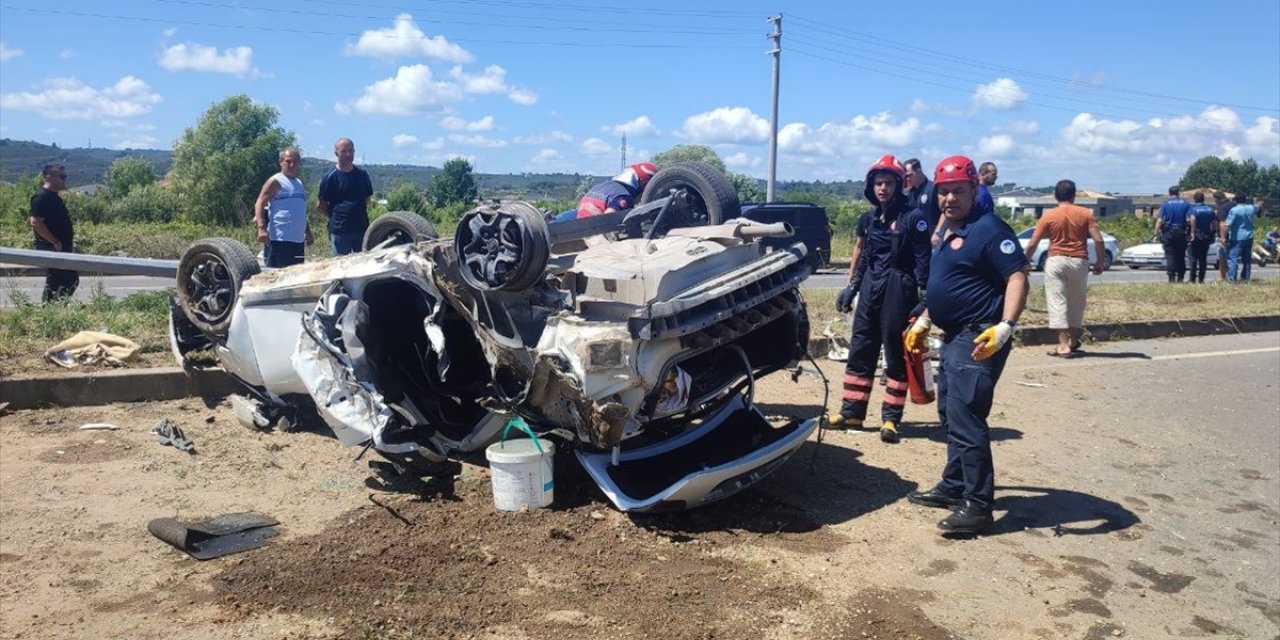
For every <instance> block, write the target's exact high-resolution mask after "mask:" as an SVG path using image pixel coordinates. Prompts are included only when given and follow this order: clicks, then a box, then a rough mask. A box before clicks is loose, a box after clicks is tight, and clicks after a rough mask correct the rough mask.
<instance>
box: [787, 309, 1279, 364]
mask: <svg viewBox="0 0 1280 640" xmlns="http://www.w3.org/2000/svg"><path fill="white" fill-rule="evenodd" d="M1264 331H1280V315H1269V316H1245V317H1241V318H1214V319H1209V320H1151V321H1147V322H1111V323H1106V324H1093V325H1086V326H1085V328H1084V332H1085V339H1086V341H1089V340H1091V341H1093V342H1110V341H1119V340H1146V339H1150V338H1186V337H1192V336H1212V335H1219V334H1224V333H1260V332H1264ZM1014 340H1015V342H1016V344H1017V345H1018V346H1022V347H1034V346H1038V345H1046V344H1057V343H1058V330H1057V329H1050V328H1048V327H1024V328H1021V329H1019V330H1018V333H1017V334H1016V335H1015V337H1014ZM830 349H831V341H830V340H829V339H828V338H826V337H825V336H818V337H815V338H811V339H810V340H809V355H812V356H813V357H814V358H818V357H825V356H826V355H827V352H828V351H829V350H830Z"/></svg>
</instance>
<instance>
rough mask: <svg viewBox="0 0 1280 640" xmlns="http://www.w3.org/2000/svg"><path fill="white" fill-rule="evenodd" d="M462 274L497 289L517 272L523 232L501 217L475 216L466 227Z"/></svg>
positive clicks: (515, 221)
mask: <svg viewBox="0 0 1280 640" xmlns="http://www.w3.org/2000/svg"><path fill="white" fill-rule="evenodd" d="M465 229H466V233H467V238H466V239H465V244H463V249H462V256H463V265H464V269H463V273H464V275H466V276H468V278H467V279H468V280H471V279H472V278H474V279H476V280H479V281H480V282H483V283H484V284H485V285H487V286H489V287H494V288H497V287H501V286H502V285H503V284H505V283H506V282H507V281H508V280H509V279H510V278H511V276H512V274H513V273H515V272H517V271H518V269H519V265H520V258H521V256H523V255H524V244H525V243H524V242H523V240H524V238H525V235H526V233H525V229H524V228H523V225H522V224H520V221H519V220H517V219H515V218H512V217H508V216H504V215H487V214H478V215H474V216H472V217H471V219H470V220H468V221H467V224H466V227H465Z"/></svg>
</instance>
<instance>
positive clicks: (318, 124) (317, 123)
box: [307, 118, 324, 127]
mask: <svg viewBox="0 0 1280 640" xmlns="http://www.w3.org/2000/svg"><path fill="white" fill-rule="evenodd" d="M307 124H310V125H311V126H313V127H322V126H324V120H322V119H320V118H312V119H311V121H310V122H308V123H307Z"/></svg>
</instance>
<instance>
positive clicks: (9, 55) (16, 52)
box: [0, 40, 23, 62]
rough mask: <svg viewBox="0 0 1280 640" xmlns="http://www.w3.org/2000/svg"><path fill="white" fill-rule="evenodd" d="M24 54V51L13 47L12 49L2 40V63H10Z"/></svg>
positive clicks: (0, 54)
mask: <svg viewBox="0 0 1280 640" xmlns="http://www.w3.org/2000/svg"><path fill="white" fill-rule="evenodd" d="M22 53H23V51H22V49H15V48H13V47H10V46H9V45H7V44H5V43H4V40H0V62H8V61H10V60H12V59H14V58H16V57H18V56H20V55H22Z"/></svg>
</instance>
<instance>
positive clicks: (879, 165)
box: [862, 153, 907, 204]
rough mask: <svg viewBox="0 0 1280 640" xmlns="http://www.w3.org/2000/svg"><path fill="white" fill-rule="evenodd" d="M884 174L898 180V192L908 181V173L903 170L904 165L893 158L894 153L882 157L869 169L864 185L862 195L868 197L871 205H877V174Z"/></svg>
mask: <svg viewBox="0 0 1280 640" xmlns="http://www.w3.org/2000/svg"><path fill="white" fill-rule="evenodd" d="M880 172H884V173H888V174H891V175H893V176H894V177H895V178H897V179H898V190H899V191H901V190H902V185H903V184H904V182H905V181H906V179H907V171H906V169H903V168H902V163H901V162H898V159H897V158H895V157H893V154H892V153H887V154H885V155H883V156H880V159H879V160H876V161H875V162H874V163H872V165H871V168H870V169H867V179H866V180H865V181H864V183H863V190H862V194H863V195H865V196H866V197H867V201H868V202H870V203H871V204H875V203H876V192H875V174H877V173H880Z"/></svg>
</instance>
